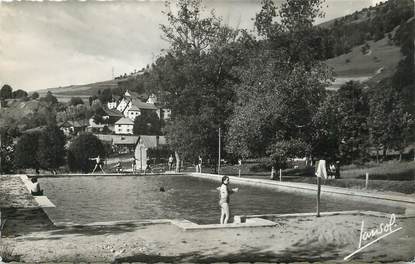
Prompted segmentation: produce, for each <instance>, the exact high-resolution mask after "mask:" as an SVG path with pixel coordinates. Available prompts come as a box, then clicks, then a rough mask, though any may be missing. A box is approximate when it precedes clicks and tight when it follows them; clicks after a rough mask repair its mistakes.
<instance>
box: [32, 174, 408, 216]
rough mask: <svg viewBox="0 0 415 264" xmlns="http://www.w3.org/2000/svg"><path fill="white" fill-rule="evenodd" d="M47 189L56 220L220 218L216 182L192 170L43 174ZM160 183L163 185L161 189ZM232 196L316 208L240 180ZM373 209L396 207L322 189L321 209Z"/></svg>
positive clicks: (246, 210) (239, 202)
mask: <svg viewBox="0 0 415 264" xmlns="http://www.w3.org/2000/svg"><path fill="white" fill-rule="evenodd" d="M39 181H40V185H41V186H42V188H43V189H44V190H45V195H47V197H48V198H49V199H50V200H51V201H52V202H53V203H54V204H55V205H56V208H49V209H47V213H48V215H49V217H50V218H51V219H52V220H53V221H55V222H74V223H90V222H101V221H118V220H139V219H174V218H180V219H187V220H190V221H193V222H196V223H198V224H208V223H218V222H219V216H220V208H219V204H218V201H219V192H218V191H217V190H216V188H217V187H218V186H219V185H220V182H217V181H212V180H207V179H199V178H193V177H190V176H171V175H156V176H154V175H152V176H137V177H131V176H129V177H123V176H96V177H60V178H41V179H40V180H39ZM160 187H163V188H164V189H165V191H164V192H161V191H160ZM231 187H233V188H234V187H239V192H238V193H235V194H233V195H232V196H231V202H230V205H231V214H232V215H242V214H243V215H246V214H281V213H305V212H314V211H315V209H316V199H315V194H312V193H311V194H304V193H295V192H282V191H280V190H276V189H271V188H260V187H251V186H246V185H243V186H238V185H235V184H232V183H231ZM338 210H373V211H384V212H388V213H389V212H390V213H392V212H395V213H397V212H399V210H400V209H398V208H394V207H385V206H383V205H382V206H380V205H379V204H371V203H367V202H360V201H358V202H356V201H355V200H354V201H353V200H346V199H344V198H343V199H341V198H337V197H336V198H333V196H325V195H324V194H323V195H322V200H321V211H338Z"/></svg>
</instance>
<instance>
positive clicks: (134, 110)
mask: <svg viewBox="0 0 415 264" xmlns="http://www.w3.org/2000/svg"><path fill="white" fill-rule="evenodd" d="M126 112H127V117H128V118H129V119H131V120H133V121H134V120H135V118H136V117H137V116H139V115H141V110H140V108H138V107H137V106H135V105H133V106H131V107H130V108H129V109H128V111H126Z"/></svg>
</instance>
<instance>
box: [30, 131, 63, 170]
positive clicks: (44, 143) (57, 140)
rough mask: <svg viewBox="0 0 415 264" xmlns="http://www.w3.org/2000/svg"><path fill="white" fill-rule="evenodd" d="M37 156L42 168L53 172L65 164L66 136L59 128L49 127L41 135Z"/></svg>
mask: <svg viewBox="0 0 415 264" xmlns="http://www.w3.org/2000/svg"><path fill="white" fill-rule="evenodd" d="M36 155H37V159H38V162H39V165H40V167H41V168H44V169H47V170H51V171H53V172H56V169H58V168H59V167H60V166H62V165H64V164H65V136H64V134H63V132H62V131H61V130H60V129H59V128H58V127H57V126H49V127H47V128H46V129H45V130H44V131H42V133H41V134H40V135H39V139H38V148H37V152H36Z"/></svg>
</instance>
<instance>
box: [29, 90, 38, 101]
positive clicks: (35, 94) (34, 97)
mask: <svg viewBox="0 0 415 264" xmlns="http://www.w3.org/2000/svg"><path fill="white" fill-rule="evenodd" d="M30 98H32V99H33V100H36V99H38V98H39V93H38V92H33V93H32V95H31V96H30Z"/></svg>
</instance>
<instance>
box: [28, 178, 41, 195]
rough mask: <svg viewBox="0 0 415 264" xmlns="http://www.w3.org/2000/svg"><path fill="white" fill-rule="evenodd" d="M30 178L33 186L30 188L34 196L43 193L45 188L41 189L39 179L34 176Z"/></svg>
mask: <svg viewBox="0 0 415 264" xmlns="http://www.w3.org/2000/svg"><path fill="white" fill-rule="evenodd" d="M30 180H31V182H32V188H31V189H30V193H31V194H32V195H34V196H41V195H43V190H41V189H40V185H39V182H38V181H37V177H33V178H32V179H30Z"/></svg>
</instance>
